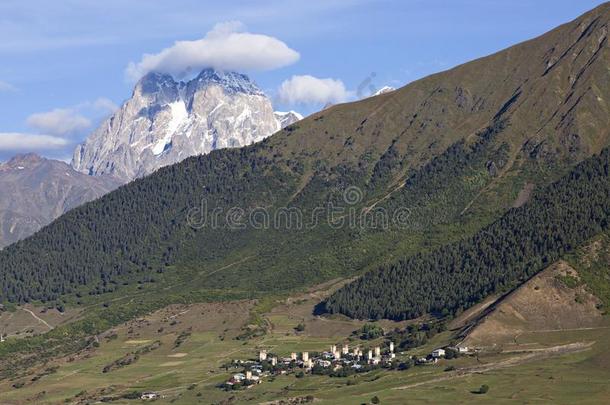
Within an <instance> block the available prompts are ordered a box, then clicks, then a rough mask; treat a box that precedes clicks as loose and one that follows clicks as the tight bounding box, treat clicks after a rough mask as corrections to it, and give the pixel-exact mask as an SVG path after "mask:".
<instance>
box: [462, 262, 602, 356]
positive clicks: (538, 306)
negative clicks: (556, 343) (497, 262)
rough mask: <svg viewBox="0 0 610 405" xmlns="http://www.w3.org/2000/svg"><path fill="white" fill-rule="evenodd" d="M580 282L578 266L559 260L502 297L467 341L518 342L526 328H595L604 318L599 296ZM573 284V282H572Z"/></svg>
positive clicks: (474, 344) (473, 343) (484, 343)
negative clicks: (567, 281)
mask: <svg viewBox="0 0 610 405" xmlns="http://www.w3.org/2000/svg"><path fill="white" fill-rule="evenodd" d="M566 278H567V279H568V280H574V281H576V282H577V283H578V282H579V276H578V273H577V272H576V270H574V269H573V268H572V267H570V265H568V264H567V263H566V262H564V261H559V262H557V263H555V264H553V265H552V266H550V267H549V268H547V269H546V270H544V271H542V272H541V273H539V274H538V275H536V276H535V277H533V278H532V279H530V280H529V281H528V282H526V283H525V284H523V285H522V286H521V287H519V288H518V289H516V290H515V291H513V292H512V293H510V294H508V295H507V296H505V297H504V298H502V299H500V300H498V302H497V303H495V304H493V306H492V307H490V309H489V310H488V313H487V314H486V315H485V316H483V317H481V318H480V319H478V320H477V321H476V322H475V324H474V326H473V327H472V328H471V329H470V331H469V333H468V336H467V337H466V338H465V340H464V342H463V344H465V345H468V346H472V347H489V346H495V345H503V344H512V343H518V337H519V335H521V334H522V333H525V332H542V331H561V330H572V329H583V328H593V327H597V326H600V325H601V323H602V320H603V316H602V314H601V312H600V311H599V310H598V304H599V300H598V299H597V298H596V297H594V296H593V295H591V294H590V293H589V292H588V291H587V290H586V287H585V285H584V284H579V285H576V286H568V285H567V284H566V282H565V281H562V280H564V279H566ZM568 284H569V283H568Z"/></svg>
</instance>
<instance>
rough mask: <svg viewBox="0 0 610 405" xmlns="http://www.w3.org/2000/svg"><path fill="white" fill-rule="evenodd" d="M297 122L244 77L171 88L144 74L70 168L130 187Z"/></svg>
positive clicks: (166, 79)
mask: <svg viewBox="0 0 610 405" xmlns="http://www.w3.org/2000/svg"><path fill="white" fill-rule="evenodd" d="M300 119H302V116H301V115H300V114H298V113H295V112H289V113H274V111H273V107H272V104H271V100H270V99H269V98H268V97H267V96H266V95H265V94H264V93H263V92H262V91H261V90H260V89H259V88H258V87H257V86H256V84H255V83H254V82H253V81H251V80H250V79H249V78H248V77H247V76H245V75H243V74H239V73H234V72H220V71H217V70H212V69H206V70H203V71H202V72H201V73H200V74H199V75H198V76H197V77H196V78H194V79H192V80H190V81H188V82H183V81H180V82H177V81H175V80H174V78H173V77H172V76H170V75H167V74H160V73H149V74H147V75H146V76H144V77H143V78H142V79H141V80H140V81H139V82H138V83H137V85H136V87H135V90H134V92H133V95H132V97H131V98H130V99H129V100H127V101H126V102H125V103H124V104H123V106H122V107H121V108H120V109H119V110H118V111H117V112H116V113H115V114H114V115H113V116H111V117H110V118H108V119H107V120H106V121H105V122H104V123H103V124H102V125H101V126H100V127H99V128H98V129H97V130H96V131H95V132H94V133H93V134H92V135H91V136H90V137H89V138H88V139H87V140H86V141H85V142H84V143H83V144H82V145H80V146H78V147H77V149H76V150H75V152H74V157H73V161H72V166H73V167H74V169H75V170H77V171H79V172H82V173H85V174H89V175H95V176H98V175H104V174H110V175H113V176H116V177H118V178H121V179H122V180H123V181H129V180H132V179H134V178H137V177H141V176H145V175H147V174H150V173H152V172H154V171H155V170H157V169H159V168H160V167H163V166H167V165H170V164H173V163H177V162H179V161H181V160H183V159H185V158H187V157H189V156H194V155H201V154H206V153H209V152H210V151H212V150H215V149H221V148H234V147H241V146H245V145H249V144H251V143H254V142H258V141H260V140H262V139H264V138H266V137H267V136H269V135H271V134H273V133H275V132H277V131H278V130H280V129H282V128H283V127H285V126H287V125H290V124H292V123H294V122H295V121H297V120H300Z"/></svg>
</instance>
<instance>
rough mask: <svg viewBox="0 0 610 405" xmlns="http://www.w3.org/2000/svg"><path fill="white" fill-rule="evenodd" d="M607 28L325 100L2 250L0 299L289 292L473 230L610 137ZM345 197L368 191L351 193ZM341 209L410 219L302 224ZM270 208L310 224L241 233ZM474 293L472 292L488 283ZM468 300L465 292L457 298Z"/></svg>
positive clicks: (584, 22)
mask: <svg viewBox="0 0 610 405" xmlns="http://www.w3.org/2000/svg"><path fill="white" fill-rule="evenodd" d="M609 20H610V7H608V6H607V5H606V6H602V7H599V8H598V9H596V10H593V11H592V12H590V13H587V14H586V15H584V16H582V17H580V18H579V19H577V20H575V21H573V22H571V23H569V24H566V25H564V26H561V27H559V28H557V29H555V30H553V31H551V32H549V33H547V34H545V35H543V36H541V37H540V38H537V39H534V40H532V41H528V42H525V43H523V44H520V45H517V46H514V47H512V48H509V49H507V50H505V51H502V52H499V53H497V54H494V55H491V56H488V57H486V58H482V59H479V60H476V61H473V62H470V63H467V64H465V65H462V66H458V67H456V68H454V69H452V70H449V71H447V72H443V73H440V74H437V75H433V76H430V77H427V78H424V79H422V80H419V81H417V82H414V83H412V84H410V85H408V86H405V87H404V88H402V89H399V90H397V91H394V92H391V93H386V94H382V95H380V96H378V97H371V98H368V99H365V100H362V101H360V102H356V103H349V104H342V105H337V106H333V107H330V108H328V109H326V110H324V111H321V112H319V113H317V114H313V115H312V116H310V117H308V118H306V119H304V120H302V121H300V122H298V123H297V124H295V125H292V126H290V127H288V128H286V129H284V130H282V131H280V132H279V133H277V134H275V135H273V136H272V137H270V138H268V139H266V140H265V141H263V142H261V143H259V144H256V145H253V146H250V147H246V148H243V149H239V150H220V151H215V152H213V153H211V154H209V155H206V156H200V157H194V158H190V159H187V160H186V161H184V162H182V163H180V164H177V165H175V166H171V167H167V168H164V169H162V170H160V171H158V172H156V173H155V174H153V175H151V176H149V177H146V178H143V179H140V180H137V181H135V182H133V183H130V184H128V185H126V186H124V187H122V188H120V189H119V190H116V191H115V192H113V193H110V194H108V195H106V196H105V197H103V198H102V199H100V200H98V201H95V202H92V203H90V204H86V205H84V206H82V207H79V208H77V209H75V210H73V211H70V212H69V213H67V214H66V215H64V216H62V217H61V218H59V219H58V220H57V221H55V222H54V223H52V224H51V225H49V226H47V227H46V228H44V229H43V230H41V231H40V232H39V233H37V234H36V235H34V236H33V237H31V238H29V239H27V240H24V241H22V242H19V243H17V244H15V245H13V246H10V247H9V248H7V249H5V250H4V251H2V252H0V301H2V302H28V301H32V300H40V301H53V300H66V297H67V296H69V297H70V298H71V299H72V300H71V301H70V300H68V301H67V303H77V302H80V301H84V300H86V298H88V297H90V296H93V298H94V299H95V297H97V296H99V295H104V294H115V295H116V294H121V293H122V291H123V290H126V291H131V292H133V291H132V290H129V289H130V288H131V287H132V286H136V288H142V289H144V288H146V287H147V286H150V285H152V284H154V283H157V284H156V285H160V284H163V283H170V282H171V283H173V284H172V285H175V283H184V284H183V285H184V288H185V289H197V291H200V290H204V289H210V290H215V291H219V290H220V291H223V292H225V291H228V290H233V291H236V292H239V293H240V294H249V293H251V292H256V293H260V292H262V291H276V292H277V291H286V290H290V289H294V288H302V287H303V286H306V285H311V284H313V283H316V282H320V281H324V280H328V279H331V278H336V277H349V276H354V275H356V274H360V273H362V272H364V271H366V270H372V269H375V268H378V267H379V266H381V265H383V264H385V263H389V262H393V261H395V260H396V258H398V257H408V256H411V255H414V254H416V253H419V252H423V251H429V250H431V249H434V248H436V247H438V246H440V245H443V244H446V243H448V242H452V241H457V240H460V239H463V238H466V237H468V236H471V235H473V234H474V233H475V232H476V231H478V230H479V229H480V228H481V227H483V226H485V225H488V224H489V223H491V222H493V221H495V220H497V219H498V218H500V217H501V216H502V215H503V214H504V213H505V212H506V211H507V210H508V209H509V208H510V207H511V206H512V205H513V203H514V201H515V199H516V198H517V196H518V194H519V192H520V191H521V190H523V189H524V187H525V186H526V185H535V186H536V187H537V188H538V189H540V188H542V187H544V186H546V185H547V184H549V183H550V182H551V181H553V180H556V179H557V178H558V177H560V176H561V175H563V174H564V173H566V172H567V171H568V170H569V169H570V168H572V167H573V166H574V165H575V164H577V163H578V162H581V161H583V160H584V159H586V158H588V157H590V156H592V155H593V154H595V153H599V152H600V151H601V150H602V149H604V148H605V147H607V146H609V145H610V132H609V130H608V128H610V108H609V106H608V104H607V103H606V102H604V100H605V98H604V97H606V98H607V94H610V80H608V71H609V70H608V68H609V67H610V52H609V48H608V46H607V44H608V41H607V25H608V21H609ZM549 88H552V89H554V90H553V91H552V92H551V91H548V89H549ZM600 100H601V101H600ZM351 191H356V193H355V194H354V195H355V197H356V198H354V199H351V198H346V196H348V194H347V193H348V192H351ZM329 204H333V205H334V206H335V207H339V208H343V209H345V210H346V211H345V212H346V213H348V214H349V212H350V211H349V210H353V212H356V213H365V214H368V213H371V214H373V215H376V214H377V213H378V212H381V213H382V214H383V215H385V218H386V219H394V220H395V219H398V221H394V222H391V221H388V222H390V224H389V226H382V227H376V226H368V225H367V224H365V226H360V224H357V225H358V226H352V225H353V224H351V223H350V221H347V220H346V221H344V225H342V226H337V223H336V222H333V221H329V220H328V218H327V217H324V218H321V219H320V220H319V221H318V222H317V223H315V226H308V225H311V224H312V222H313V221H312V220H311V219H312V215H313V213H316V212H318V211H317V210H319V209H320V208H322V209H326V208H327V207H328V206H329ZM258 208H264V209H265V210H266V211H267V212H268V213H269V214H270V217H272V218H273V217H274V216H275V214H277V213H278V212H281V211H282V210H283V209H285V208H288V209H296V210H297V211H299V212H300V213H301V214H302V219H303V221H304V224H303V226H302V227H298V226H292V227H290V226H285V225H281V224H280V226H275V225H278V224H271V226H267V227H262V228H261V227H256V226H245V227H242V226H237V227H236V226H231V225H232V224H231V223H230V222H231V221H230V220H233V222H235V221H237V222H239V224H238V225H242V224H243V223H244V221H245V222H247V219H248V217H249V215H250V214H251V213H252V212H254V211H256V210H257V209H258ZM205 210H207V213H208V215H207V216H206V219H208V220H210V219H211V218H209V215H211V214H212V213H213V212H219V211H214V210H220V213H221V215H219V218H220V222H219V223H218V224H216V226H212V225H211V223H210V222H209V221H208V222H206V221H203V218H199V219H200V220H201V221H199V222H201V223H198V221H197V220H195V221H193V214H194V215H195V216H197V214H198V213H199V214H201V211H205ZM326 213H327V211H326V212H325V214H326ZM397 213H399V214H403V215H402V216H400V215H397ZM227 215H228V216H227ZM511 215H513V214H511ZM397 217H398V218H397ZM345 218H347V214H346V216H345V217H343V218H335V219H336V220H341V219H345ZM348 219H349V218H348ZM193 222H195V223H193ZM396 222H399V223H398V224H397V223H396ZM233 225H235V224H233ZM246 225H247V224H246ZM250 225H252V224H250ZM435 274H437V273H435ZM437 275H438V274H437ZM422 277H423V276H422ZM430 277H432V275H431V276H430ZM502 282H504V281H503V280H498V281H497V282H495V281H494V283H496V284H498V285H500V284H501V283H502ZM506 282H509V281H508V280H506ZM490 283H492V281H491V280H490ZM477 288H478V287H477ZM477 288H475V287H472V288H471V289H470V290H469V291H470V293H472V294H479V295H482V294H485V291H487V290H486V289H477ZM156 291H157V292H159V293H161V294H163V292H164V291H165V290H163V287H158V289H157V290H156ZM456 294H458V293H456ZM467 302H469V301H468V300H462V299H461V298H459V299H458V298H457V297H456V299H455V306H456V307H458V306H462V305H466V304H467ZM426 307H427V306H426ZM430 307H431V308H436V306H434V305H432V304H431V305H430ZM420 309H421V310H424V309H425V308H420ZM416 312H417V311H416ZM397 316H398V315H397Z"/></svg>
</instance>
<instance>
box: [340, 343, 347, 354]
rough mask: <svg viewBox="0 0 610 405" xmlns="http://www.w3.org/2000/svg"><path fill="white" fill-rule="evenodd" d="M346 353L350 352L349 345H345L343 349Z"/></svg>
mask: <svg viewBox="0 0 610 405" xmlns="http://www.w3.org/2000/svg"><path fill="white" fill-rule="evenodd" d="M341 351H342V353H343V354H344V355H346V354H348V353H349V345H343V349H342V350H341Z"/></svg>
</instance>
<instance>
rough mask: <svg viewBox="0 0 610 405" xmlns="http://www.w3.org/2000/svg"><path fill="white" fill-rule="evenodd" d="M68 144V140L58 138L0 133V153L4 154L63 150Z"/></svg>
mask: <svg viewBox="0 0 610 405" xmlns="http://www.w3.org/2000/svg"><path fill="white" fill-rule="evenodd" d="M68 144H69V142H68V141H67V140H66V139H63V138H59V137H56V136H50V135H35V134H24V133H17V132H0V151H2V152H23V151H41V150H49V149H61V148H64V147H66V146H68Z"/></svg>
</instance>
